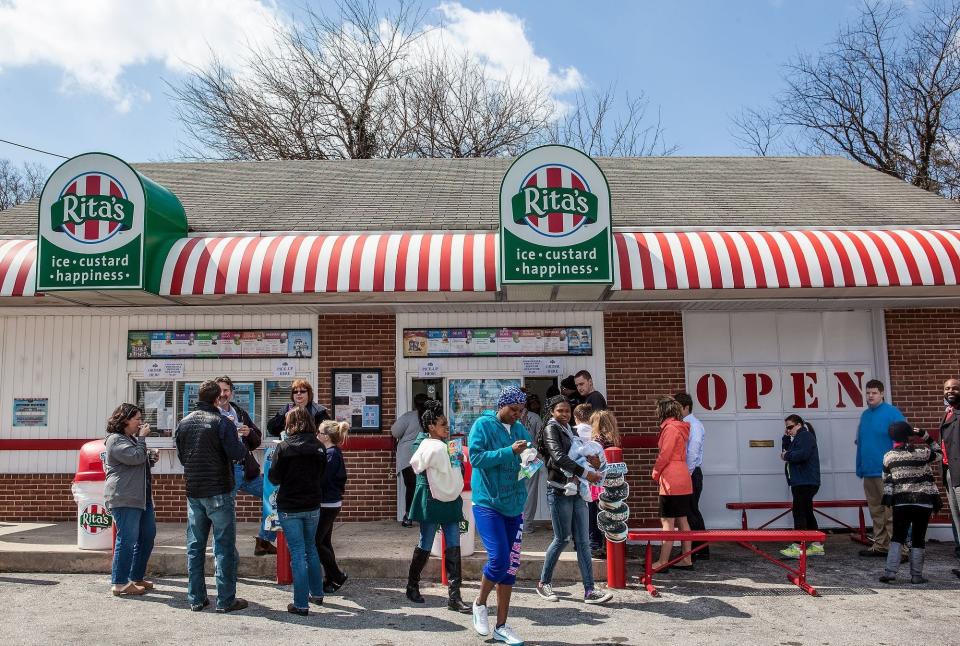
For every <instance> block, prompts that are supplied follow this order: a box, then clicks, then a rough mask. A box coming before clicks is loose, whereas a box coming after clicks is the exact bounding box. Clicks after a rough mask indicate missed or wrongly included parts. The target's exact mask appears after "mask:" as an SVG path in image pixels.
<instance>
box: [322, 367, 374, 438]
mask: <svg viewBox="0 0 960 646" xmlns="http://www.w3.org/2000/svg"><path fill="white" fill-rule="evenodd" d="M330 376H331V384H330V386H331V388H330V390H331V391H332V392H333V418H334V419H335V420H337V421H338V422H343V421H346V422H349V423H350V430H351V432H360V433H377V432H379V431H381V430H382V428H383V427H382V425H381V421H380V420H381V412H382V405H381V403H382V399H381V382H382V374H381V372H380V370H379V369H375V368H356V369H347V368H334V369H333V370H332V371H331V375H330Z"/></svg>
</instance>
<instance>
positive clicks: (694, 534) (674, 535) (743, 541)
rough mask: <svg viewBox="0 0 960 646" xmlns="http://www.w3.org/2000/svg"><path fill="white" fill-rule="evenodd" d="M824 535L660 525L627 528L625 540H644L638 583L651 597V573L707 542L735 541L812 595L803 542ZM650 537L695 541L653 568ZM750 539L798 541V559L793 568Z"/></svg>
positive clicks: (658, 539)
mask: <svg viewBox="0 0 960 646" xmlns="http://www.w3.org/2000/svg"><path fill="white" fill-rule="evenodd" d="M824 538H825V535H824V533H823V532H821V531H817V530H807V529H805V530H796V529H707V530H691V531H686V532H685V531H672V532H665V531H663V530H662V529H629V530H627V540H629V541H637V542H646V543H647V555H646V558H645V559H644V566H643V568H644V569H643V575H642V576H641V577H640V583H641V584H642V585H643V586H644V587H645V588H646V589H647V592H649V593H650V594H651V595H652V596H654V597H658V596H660V593H659V592H658V591H657V588H656V586H654V585H653V575H654V574H656V573H658V572H661V571H663V570H666V569H667V568H669V567H670V566H671V565H674V564H676V563H678V562H679V561H681V560H683V559H685V558H687V556H688V555H690V554H693V553H694V552H696V551H699V550H701V549H703V548H704V547H706V546H707V545H708V544H710V543H736V544H737V545H739V546H740V547H742V548H744V549H746V550H748V551H750V552H753V553H754V554H757V555H758V556H760V557H762V558H765V559H766V560H768V561H770V562H771V563H773V564H774V565H777V566H779V567H781V568H783V569H784V570H786V571H787V573H788V574H787V579H788V580H789V581H790V583H793V584H794V585H796V586H797V587H799V588H800V589H801V590H803V591H804V592H806V593H807V594H809V595H811V596H814V597H815V596H817V590H816V588H814V587H813V586H811V585H810V584H809V583H807V544H808V543H813V542H817V541H823V540H824ZM654 541H696V542H697V543H698V545H696V546H694V547H693V549H691V550H690V551H689V552H683V553H682V554H681V555H680V556H678V557H676V558H675V559H673V560H671V561H668V562H667V564H666V565H664V566H662V567H659V568H654V567H653V547H652V544H653V542H654ZM754 543H798V544H799V545H800V559H799V563H798V565H797V567H796V568H793V567H791V566H790V565H788V564H787V563H785V562H783V561H782V560H780V559H778V558H775V557H773V556H771V555H770V554H767V553H766V552H764V551H763V550H761V549H759V548H758V547H757V546H756V545H754ZM681 551H682V550H681Z"/></svg>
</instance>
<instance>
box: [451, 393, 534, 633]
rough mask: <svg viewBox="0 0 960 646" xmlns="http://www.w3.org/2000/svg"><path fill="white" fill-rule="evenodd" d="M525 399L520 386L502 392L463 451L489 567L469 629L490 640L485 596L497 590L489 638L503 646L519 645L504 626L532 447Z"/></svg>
mask: <svg viewBox="0 0 960 646" xmlns="http://www.w3.org/2000/svg"><path fill="white" fill-rule="evenodd" d="M526 401H527V396H526V394H524V392H523V391H522V390H521V389H520V387H519V386H510V387H509V388H505V389H504V390H503V392H501V393H500V397H499V398H498V399H497V410H496V412H494V411H492V410H488V411H484V413H483V414H482V415H481V416H480V417H478V418H477V421H475V422H474V423H473V427H471V429H470V437H469V439H468V442H467V446H468V448H469V450H470V454H469V457H470V465H471V466H472V467H473V474H472V475H471V477H470V484H471V487H472V488H473V516H474V525H475V527H476V529H477V533H478V534H479V535H480V538H481V540H482V541H483V546H484V547H485V548H486V550H487V563H486V565H484V566H483V576H482V577H481V579H480V594H479V595H478V596H477V600H476V601H474V602H473V628H474V630H476V631H477V633H478V634H480V635H481V636H483V637H487V636H489V635H490V624H489V618H488V613H487V597H488V596H489V595H490V592H492V591H493V588H494V586H496V588H497V623H496V626H495V627H494V631H493V638H494V639H495V640H497V641H501V642H505V643H507V644H523V640H521V639H520V638H519V637H517V634H516V633H515V632H514V631H513V629H512V628H511V627H510V626H508V625H507V613H508V612H509V610H510V595H511V594H512V592H513V584H514V583H515V582H516V580H517V570H518V569H519V568H520V544H521V541H522V539H523V506H524V504H525V503H526V501H527V486H526V483H525V482H524V481H523V480H518V479H517V474H518V473H519V472H520V454H521V453H522V452H523V451H524V449H526V448H527V447H528V446H529V445H530V435H529V434H528V433H527V429H525V428H524V427H523V424H521V423H520V422H519V421H518V420H519V419H520V416H521V415H522V414H523V405H524V404H525V403H526Z"/></svg>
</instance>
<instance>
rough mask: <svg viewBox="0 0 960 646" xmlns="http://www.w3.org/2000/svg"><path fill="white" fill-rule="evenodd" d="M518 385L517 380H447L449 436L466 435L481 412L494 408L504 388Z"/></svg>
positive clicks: (518, 381)
mask: <svg viewBox="0 0 960 646" xmlns="http://www.w3.org/2000/svg"><path fill="white" fill-rule="evenodd" d="M519 385H520V380H519V379H449V380H448V381H447V389H448V390H447V393H448V398H447V401H449V402H450V435H467V434H468V433H469V432H470V427H471V426H473V422H474V421H475V420H476V419H477V418H478V417H480V414H481V413H482V412H483V411H485V410H492V409H494V408H496V405H497V398H498V397H500V393H501V392H502V391H503V389H504V388H506V387H508V386H519Z"/></svg>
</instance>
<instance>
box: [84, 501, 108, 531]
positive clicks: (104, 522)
mask: <svg viewBox="0 0 960 646" xmlns="http://www.w3.org/2000/svg"><path fill="white" fill-rule="evenodd" d="M80 527H82V528H83V531H85V532H86V533H88V534H99V533H100V532H105V531H109V530H110V528H111V527H113V516H111V515H110V512H109V511H107V509H106V507H104V506H103V505H98V504H97V503H93V504H91V505H87V506H86V507H84V508H83V511H82V512H81V513H80Z"/></svg>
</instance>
